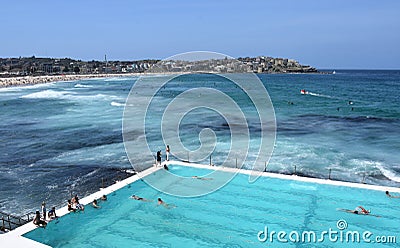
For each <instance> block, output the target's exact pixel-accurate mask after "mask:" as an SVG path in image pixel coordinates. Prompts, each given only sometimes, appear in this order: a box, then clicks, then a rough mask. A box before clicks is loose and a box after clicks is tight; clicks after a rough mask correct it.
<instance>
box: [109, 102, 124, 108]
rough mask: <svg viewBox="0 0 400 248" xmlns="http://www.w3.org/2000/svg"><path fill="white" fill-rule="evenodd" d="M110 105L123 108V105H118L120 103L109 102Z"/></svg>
mask: <svg viewBox="0 0 400 248" xmlns="http://www.w3.org/2000/svg"><path fill="white" fill-rule="evenodd" d="M110 104H111V106H115V107H123V106H125V103H120V102H111V103H110Z"/></svg>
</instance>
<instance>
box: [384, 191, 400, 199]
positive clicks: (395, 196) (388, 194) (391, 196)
mask: <svg viewBox="0 0 400 248" xmlns="http://www.w3.org/2000/svg"><path fill="white" fill-rule="evenodd" d="M385 193H386V195H387V197H390V198H400V196H397V195H391V194H390V193H389V191H386V192H385Z"/></svg>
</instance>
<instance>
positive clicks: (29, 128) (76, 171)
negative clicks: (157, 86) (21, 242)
mask: <svg viewBox="0 0 400 248" xmlns="http://www.w3.org/2000/svg"><path fill="white" fill-rule="evenodd" d="M259 78H260V79H261V81H262V82H263V84H264V85H265V87H266V88H267V90H268V92H269V94H270V97H271V99H272V102H273V104H274V108H275V114H276V117H277V140H276V145H275V150H274V153H273V156H272V158H271V160H270V164H269V166H268V170H269V171H273V172H279V173H292V172H293V171H294V167H296V170H297V172H298V173H299V174H303V175H306V176H313V177H321V178H326V177H328V172H329V169H331V177H332V178H334V179H339V180H345V181H352V182H361V181H365V182H366V183H370V184H379V185H388V186H395V187H399V186H400V163H399V158H398V152H399V150H400V108H399V107H400V99H399V98H400V71H337V73H336V74H335V75H332V74H284V75H263V74H260V75H259ZM135 80H136V78H108V79H93V80H82V81H75V82H58V83H51V84H44V85H35V86H28V87H12V88H3V89H0V120H1V122H0V140H1V142H0V181H1V182H2V183H1V186H0V210H3V211H8V212H12V213H16V214H22V213H25V212H28V211H33V210H36V209H38V208H39V207H40V203H41V202H42V201H44V200H45V201H47V202H48V205H60V204H61V205H63V204H65V200H66V199H68V198H70V195H71V193H73V194H79V195H80V196H81V197H83V196H85V195H88V194H89V193H91V192H94V191H97V190H98V188H99V187H100V186H101V181H102V180H101V179H102V178H103V179H106V180H107V182H111V181H112V180H115V179H117V178H118V177H119V176H120V177H126V176H127V174H126V173H125V170H127V169H131V168H132V167H131V165H130V163H129V161H128V159H127V156H126V154H125V150H124V145H123V140H122V134H121V126H122V124H121V123H122V114H123V109H124V103H125V100H126V97H127V96H128V93H129V90H130V88H131V86H132V85H133V84H134V82H135ZM148 80H149V81H151V77H150V78H149V79H148ZM229 84H230V82H227V81H226V80H223V79H221V78H218V77H215V76H213V75H206V74H200V75H185V76H181V77H179V78H176V79H174V80H173V81H172V82H169V83H168V84H167V85H166V87H164V88H163V89H162V90H160V91H159V94H158V96H157V99H159V101H158V102H157V101H155V102H154V103H153V105H152V107H153V108H154V109H157V108H158V107H159V108H162V107H163V106H164V104H165V102H168V101H169V100H170V99H173V98H174V97H175V96H176V95H177V94H179V93H180V92H182V91H184V90H187V89H190V88H193V87H200V86H201V87H212V88H216V89H218V90H221V91H227V94H228V95H230V96H232V97H234V99H235V101H237V102H238V103H239V105H240V106H241V107H243V108H244V109H245V111H246V109H249V112H250V113H251V111H252V110H251V104H249V103H248V99H247V98H246V96H241V94H240V93H241V92H240V91H237V90H235V89H233V88H232V87H231V85H229ZM301 89H306V90H307V91H309V92H310V94H308V95H301V94H300V90H301ZM157 104H159V106H158V105H157ZM189 117H190V118H186V119H184V120H183V123H182V126H181V131H182V132H181V137H182V141H183V143H185V144H186V145H187V146H188V147H192V148H196V147H197V146H198V145H199V142H198V133H199V132H200V130H202V129H204V128H208V127H209V128H211V129H213V130H215V133H216V134H217V136H218V140H217V141H218V143H217V146H216V149H215V151H214V152H213V162H214V163H216V164H218V163H220V162H222V161H223V159H224V157H225V156H226V148H227V147H228V145H227V144H228V143H229V137H230V136H229V132H228V131H229V130H228V127H227V126H226V122H225V121H224V119H223V118H221V117H219V116H217V115H216V114H215V113H210V115H207V114H204V113H202V114H196V113H192V114H191V115H190V116H189ZM153 121H154V125H157V123H156V120H153ZM250 124H251V123H250ZM251 127H252V126H251V125H250V132H251V133H254V136H253V138H254V140H255V142H256V139H257V134H256V133H257V130H256V129H254V130H253V129H251ZM148 142H149V143H150V147H151V148H152V149H154V152H155V151H156V150H163V151H164V149H165V148H164V144H162V143H161V142H160V135H159V134H153V133H152V134H151V135H149V137H148ZM171 146H172V152H174V150H173V145H172V144H171ZM249 155H250V156H251V155H254V156H255V155H256V154H255V153H254V154H252V151H251V149H250V154H249ZM138 156H140V155H138ZM202 162H205V163H208V161H202Z"/></svg>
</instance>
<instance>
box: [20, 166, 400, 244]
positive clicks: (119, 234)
mask: <svg viewBox="0 0 400 248" xmlns="http://www.w3.org/2000/svg"><path fill="white" fill-rule="evenodd" d="M169 167H170V171H171V172H172V173H174V174H178V175H182V176H189V177H190V176H191V175H198V176H202V175H207V174H209V172H210V170H207V169H200V168H192V167H182V166H178V165H170V166H169ZM163 173H164V172H163V171H157V172H154V173H152V174H150V175H148V177H156V178H158V177H159V179H160V180H162V178H161V177H162V175H163ZM226 173H230V172H226ZM193 180H198V179H193ZM215 180H217V179H215ZM198 181H200V182H201V183H204V184H207V183H208V180H198ZM172 186H174V187H176V186H179V177H178V178H177V179H176V181H175V182H171V187H172ZM132 194H135V195H138V196H141V197H144V198H147V199H151V200H152V202H142V201H137V200H133V199H130V196H131V195H132ZM158 197H161V198H162V199H163V200H164V201H165V202H167V203H171V204H175V205H176V208H171V209H167V208H164V207H162V206H158V205H157V198H158ZM100 205H101V208H100V209H94V208H92V207H90V206H87V207H86V209H85V212H84V213H71V214H67V215H65V216H63V217H61V218H60V219H59V220H58V221H53V222H50V223H49V225H48V226H47V227H46V229H42V228H38V229H35V230H33V231H31V232H29V233H27V234H25V235H23V236H24V237H27V238H29V239H33V240H36V241H39V242H41V243H45V244H47V245H50V246H52V247H77V246H78V247H266V246H270V247H271V246H273V247H280V246H282V247H288V246H289V247H290V246H293V247H294V246H304V247H310V246H319V247H320V246H323V247H342V246H343V244H344V243H345V244H346V246H348V247H359V246H360V245H362V244H363V243H365V241H364V240H362V237H361V240H360V243H358V242H349V243H347V242H346V239H345V236H346V232H347V231H351V232H354V233H355V232H359V233H360V234H361V235H363V234H364V233H365V232H371V233H372V235H370V236H369V237H367V238H368V239H369V240H370V241H373V242H375V237H377V236H384V237H387V236H389V237H391V236H393V237H396V235H397V237H396V241H397V243H393V240H392V243H390V242H388V241H387V238H386V242H387V243H385V244H380V246H381V247H398V242H399V240H398V239H400V237H399V236H398V235H399V233H400V227H399V223H400V208H399V205H400V199H391V198H388V197H386V196H385V194H384V192H381V191H375V190H367V189H359V188H351V187H342V186H332V185H324V184H316V183H309V182H301V181H296V180H286V179H277V178H270V177H261V178H259V180H257V181H256V182H255V183H253V184H249V183H248V176H247V175H244V174H240V173H239V174H238V175H237V176H236V177H234V179H233V180H232V181H231V182H229V183H228V184H227V185H226V186H224V187H222V188H221V189H219V190H217V191H215V192H213V193H211V194H208V195H205V196H201V197H194V198H185V197H174V196H170V195H165V194H162V193H160V192H158V191H156V190H154V189H153V188H151V187H150V186H148V185H147V184H146V183H145V182H143V181H141V180H139V181H136V182H134V183H132V184H130V185H127V186H126V187H124V188H122V189H120V190H117V191H115V192H113V193H111V194H110V195H108V200H107V201H105V202H100ZM358 205H362V206H364V207H366V208H367V209H371V210H372V213H373V214H376V215H380V216H381V217H374V216H361V215H356V214H351V213H345V212H341V211H338V210H337V209H338V208H343V209H354V208H355V207H357V206H358ZM338 221H341V222H340V223H338ZM344 227H345V228H344ZM330 229H331V231H332V232H333V233H334V232H335V231H337V232H338V233H337V235H338V236H337V241H336V242H335V241H333V240H330V239H329V234H326V235H325V236H324V240H323V242H322V241H319V240H321V236H323V235H322V234H323V232H324V231H326V232H328V231H329V230H330ZM267 230H268V235H267V237H268V239H266V240H263V239H265V238H266V237H265V233H266V231H267ZM340 231H341V232H342V233H344V234H343V237H342V242H341V239H340ZM272 232H276V233H275V234H273V235H272V240H271V239H270V236H271V233H272ZM278 232H286V234H287V235H286V236H284V237H283V239H281V241H279V240H278V236H277V234H278ZM296 232H297V233H298V234H299V235H300V236H299V239H298V240H297V241H298V242H293V241H291V240H290V237H289V235H292V236H291V238H293V240H295V241H296ZM307 232H308V233H310V232H314V233H315V234H316V236H317V237H316V240H315V242H314V241H313V238H312V235H311V236H310V237H311V238H310V240H309V239H308V238H307V237H306V236H307V235H308V234H307V235H306V236H304V237H305V238H304V240H302V237H301V236H302V235H303V234H304V233H307ZM285 239H286V241H287V242H283V240H285ZM260 240H261V241H260ZM262 241H264V242H262ZM302 241H304V242H302ZM350 241H351V240H350ZM271 242H272V244H271ZM309 242H311V243H312V244H310V243H309ZM378 246H379V245H378Z"/></svg>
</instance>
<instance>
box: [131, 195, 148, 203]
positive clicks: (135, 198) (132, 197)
mask: <svg viewBox="0 0 400 248" xmlns="http://www.w3.org/2000/svg"><path fill="white" fill-rule="evenodd" d="M131 199H133V200H137V201H143V202H151V200H149V199H145V198H143V197H139V196H137V195H132V196H131Z"/></svg>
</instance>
